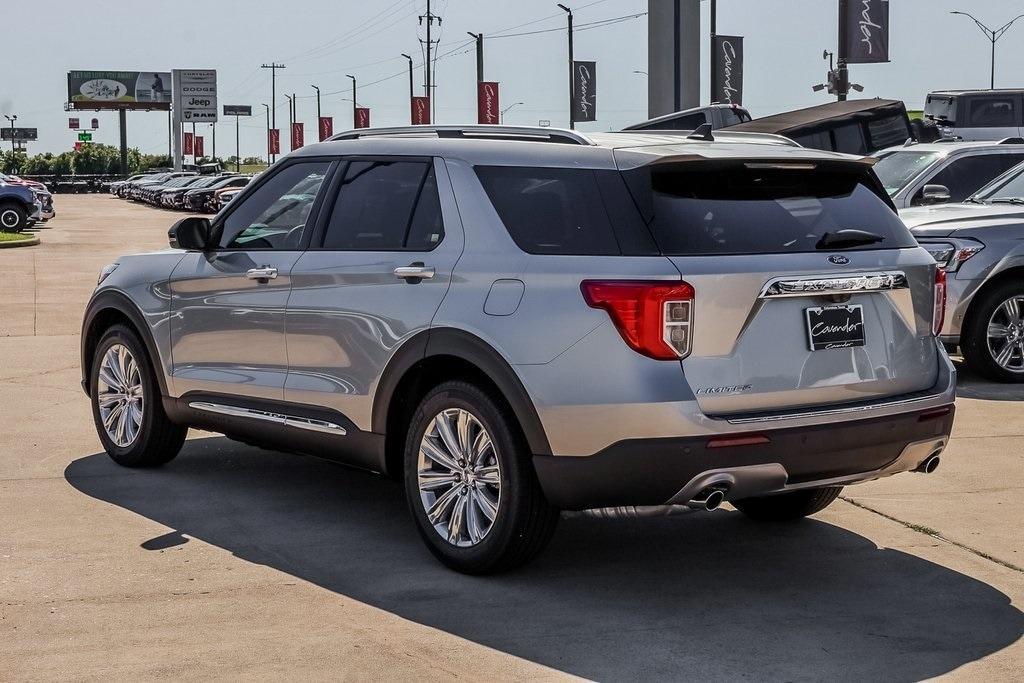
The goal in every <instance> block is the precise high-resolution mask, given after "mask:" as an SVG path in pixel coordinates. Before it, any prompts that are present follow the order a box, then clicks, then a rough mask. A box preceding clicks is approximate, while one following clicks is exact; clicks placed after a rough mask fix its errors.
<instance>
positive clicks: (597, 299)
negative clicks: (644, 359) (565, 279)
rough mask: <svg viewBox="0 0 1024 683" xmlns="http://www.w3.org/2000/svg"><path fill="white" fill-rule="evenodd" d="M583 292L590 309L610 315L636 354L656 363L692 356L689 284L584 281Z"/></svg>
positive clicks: (690, 290) (691, 294)
mask: <svg viewBox="0 0 1024 683" xmlns="http://www.w3.org/2000/svg"><path fill="white" fill-rule="evenodd" d="M580 289H581V290H582V291H583V298H584V299H586V301H587V304H588V305H589V306H592V307H593V308H603V309H604V310H606V311H608V315H609V316H611V319H612V322H613V323H615V327H617V328H618V330H619V334H621V335H622V338H623V339H624V340H625V342H626V344H628V345H629V347H630V348H632V349H633V350H634V351H637V352H639V353H642V354H644V355H645V356H650V357H651V358H654V359H657V360H678V359H680V358H685V357H686V356H688V355H689V354H690V343H691V341H692V339H693V303H694V302H693V299H694V292H693V287H691V286H690V285H688V284H687V283H685V282H671V283H668V282H640V281H636V280H584V281H583V282H582V283H581V284H580Z"/></svg>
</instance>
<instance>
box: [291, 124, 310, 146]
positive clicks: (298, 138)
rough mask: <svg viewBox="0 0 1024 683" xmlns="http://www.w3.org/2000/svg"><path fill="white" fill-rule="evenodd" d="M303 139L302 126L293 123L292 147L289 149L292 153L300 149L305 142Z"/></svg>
mask: <svg viewBox="0 0 1024 683" xmlns="http://www.w3.org/2000/svg"><path fill="white" fill-rule="evenodd" d="M305 137H306V136H305V134H304V133H303V130H302V124H301V123H299V122H297V121H296V122H295V123H293V124H292V147H291V148H292V151H294V150H296V149H299V148H300V147H302V145H303V142H304V141H305Z"/></svg>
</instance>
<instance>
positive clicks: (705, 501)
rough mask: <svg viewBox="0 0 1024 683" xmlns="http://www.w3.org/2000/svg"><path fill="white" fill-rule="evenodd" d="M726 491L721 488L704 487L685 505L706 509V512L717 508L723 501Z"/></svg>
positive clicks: (691, 507)
mask: <svg viewBox="0 0 1024 683" xmlns="http://www.w3.org/2000/svg"><path fill="white" fill-rule="evenodd" d="M727 491H728V489H723V488H706V489H704V490H703V491H701V492H700V493H698V494H697V495H696V497H694V499H693V500H691V501H689V502H688V503H687V504H686V505H687V507H689V508H690V509H693V510H706V511H707V512H711V511H712V510H717V509H718V508H719V507H720V506H721V505H722V503H724V502H725V494H726V492H727Z"/></svg>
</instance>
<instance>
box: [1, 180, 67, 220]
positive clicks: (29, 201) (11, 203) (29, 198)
mask: <svg viewBox="0 0 1024 683" xmlns="http://www.w3.org/2000/svg"><path fill="white" fill-rule="evenodd" d="M56 215H57V212H56V210H55V209H54V207H53V195H52V194H50V191H49V190H48V189H47V187H46V185H44V184H42V183H40V182H36V181H34V180H25V179H23V178H20V177H18V176H16V175H9V174H5V173H0V231H5V232H15V231H20V230H24V229H25V228H29V227H32V226H33V225H35V224H37V223H45V222H46V221H48V220H50V219H51V218H53V217H54V216H56Z"/></svg>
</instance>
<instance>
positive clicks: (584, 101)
mask: <svg viewBox="0 0 1024 683" xmlns="http://www.w3.org/2000/svg"><path fill="white" fill-rule="evenodd" d="M571 115H572V120H573V121H574V122H575V121H596V120H597V62H573V64H572V112H571Z"/></svg>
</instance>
